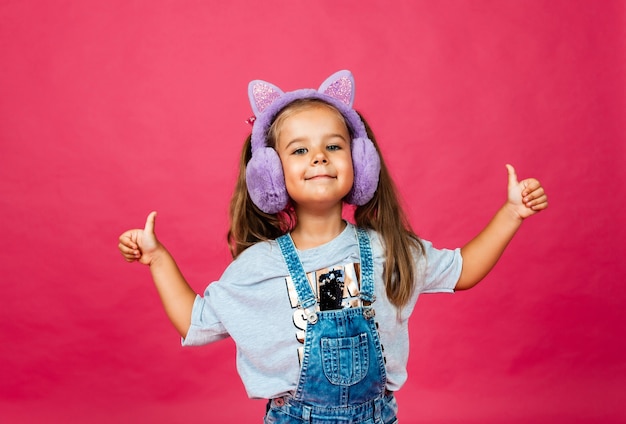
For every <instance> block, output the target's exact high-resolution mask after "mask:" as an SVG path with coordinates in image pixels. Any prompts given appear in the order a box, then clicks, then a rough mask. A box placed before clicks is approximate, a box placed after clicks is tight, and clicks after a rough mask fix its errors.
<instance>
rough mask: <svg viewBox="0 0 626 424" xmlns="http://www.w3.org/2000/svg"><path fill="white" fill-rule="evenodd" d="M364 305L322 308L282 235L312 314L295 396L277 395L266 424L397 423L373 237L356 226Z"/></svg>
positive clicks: (296, 281)
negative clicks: (379, 324)
mask: <svg viewBox="0 0 626 424" xmlns="http://www.w3.org/2000/svg"><path fill="white" fill-rule="evenodd" d="M356 236H357V239H358V242H359V254H360V262H361V264H360V274H361V275H360V276H361V288H360V294H359V297H360V299H361V303H362V305H363V306H360V307H356V308H346V309H337V310H328V311H320V310H318V308H317V305H318V299H317V298H316V296H315V294H314V293H313V290H312V289H311V286H310V284H309V281H308V280H307V277H306V274H305V272H304V268H303V267H302V263H301V262H300V258H299V257H298V254H297V252H296V248H295V246H294V244H293V240H292V239H291V236H290V235H289V234H286V235H284V236H282V237H279V238H278V239H277V242H278V244H279V246H280V249H281V252H282V254H283V257H284V259H285V262H286V263H287V268H288V269H289V273H290V275H291V278H292V279H293V282H294V286H295V289H296V292H297V295H298V301H299V304H300V306H301V307H302V308H303V309H304V311H305V314H306V317H307V321H308V322H307V329H306V337H305V341H304V354H303V359H302V367H301V370H300V376H299V380H298V385H297V388H296V390H295V392H294V393H293V395H292V396H285V397H282V398H278V399H273V400H272V401H271V402H270V409H269V410H268V414H267V415H266V417H265V423H319V424H322V423H323V424H330V423H347V422H350V423H360V424H370V423H371V424H378V423H380V424H387V423H394V422H396V418H395V412H396V408H395V399H393V395H385V382H386V372H385V361H384V357H383V352H382V348H381V344H380V340H379V336H378V331H377V329H376V323H375V321H374V315H375V312H374V308H373V307H372V303H373V302H374V300H375V297H374V269H373V268H374V262H373V260H372V250H371V247H370V241H369V237H368V235H367V232H366V231H365V230H363V229H360V228H356Z"/></svg>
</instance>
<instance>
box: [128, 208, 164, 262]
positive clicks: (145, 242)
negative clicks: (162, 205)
mask: <svg viewBox="0 0 626 424" xmlns="http://www.w3.org/2000/svg"><path fill="white" fill-rule="evenodd" d="M156 214H157V213H156V212H151V213H150V214H149V215H148V218H147V219H146V225H145V226H144V228H143V229H134V230H128V231H126V232H124V233H123V234H122V235H121V236H120V238H119V244H118V248H119V250H120V253H121V254H122V256H123V257H124V259H125V260H126V261H127V262H135V261H137V262H139V263H142V264H144V265H150V264H151V263H152V261H153V260H154V258H155V256H156V254H157V253H158V252H159V249H160V248H161V247H162V246H161V243H159V241H158V240H157V238H156V234H155V233H154V222H155V220H156Z"/></svg>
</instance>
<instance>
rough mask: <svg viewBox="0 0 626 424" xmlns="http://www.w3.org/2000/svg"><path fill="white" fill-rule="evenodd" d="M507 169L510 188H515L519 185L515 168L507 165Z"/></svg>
mask: <svg viewBox="0 0 626 424" xmlns="http://www.w3.org/2000/svg"><path fill="white" fill-rule="evenodd" d="M506 169H507V171H508V172H509V188H511V187H515V186H516V185H517V184H518V182H517V174H516V173H515V168H513V165H510V164H508V163H507V164H506Z"/></svg>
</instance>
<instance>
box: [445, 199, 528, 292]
mask: <svg viewBox="0 0 626 424" xmlns="http://www.w3.org/2000/svg"><path fill="white" fill-rule="evenodd" d="M521 224H522V219H521V218H520V217H519V215H518V214H517V213H516V212H515V211H513V210H512V209H511V208H509V207H507V205H504V206H503V207H502V208H500V209H499V210H498V212H496V214H495V215H494V217H493V218H492V219H491V221H490V222H489V224H487V226H486V227H485V228H484V229H483V230H482V231H481V232H480V233H479V234H478V235H477V236H476V237H474V238H473V239H472V240H471V241H470V242H469V243H467V244H466V245H465V246H463V247H462V248H461V256H462V257H463V269H462V271H461V276H460V277H459V281H458V282H457V284H456V290H466V289H469V288H472V287H474V286H475V285H476V284H478V283H479V282H480V281H481V280H482V279H483V278H484V277H485V276H486V275H487V274H488V273H489V271H491V269H492V268H493V267H494V266H495V264H496V263H497V262H498V259H500V256H502V253H503V252H504V249H505V248H506V246H507V245H508V244H509V242H510V241H511V239H512V238H513V236H514V235H515V233H516V232H517V230H518V229H519V227H520V226H521Z"/></svg>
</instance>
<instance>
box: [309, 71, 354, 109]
mask: <svg viewBox="0 0 626 424" xmlns="http://www.w3.org/2000/svg"><path fill="white" fill-rule="evenodd" d="M317 91H319V92H320V93H324V94H326V95H327V96H330V97H333V98H335V99H337V100H340V101H342V102H343V103H345V104H347V105H348V106H350V107H352V105H353V104H354V77H353V76H352V73H351V72H350V71H347V70H343V71H339V72H335V73H334V74H332V75H331V76H330V77H328V78H326V81H324V82H323V83H322V85H320V88H319V90H317Z"/></svg>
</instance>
